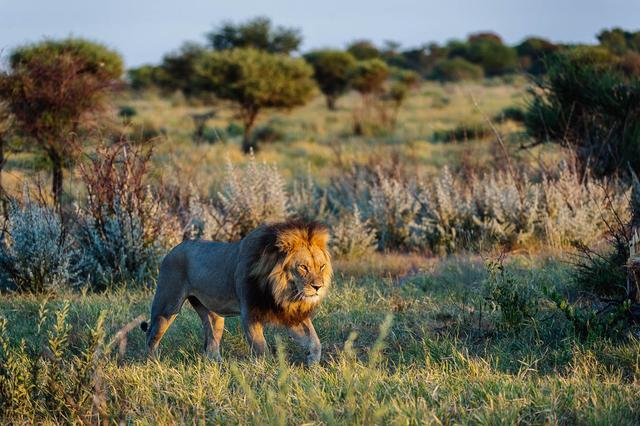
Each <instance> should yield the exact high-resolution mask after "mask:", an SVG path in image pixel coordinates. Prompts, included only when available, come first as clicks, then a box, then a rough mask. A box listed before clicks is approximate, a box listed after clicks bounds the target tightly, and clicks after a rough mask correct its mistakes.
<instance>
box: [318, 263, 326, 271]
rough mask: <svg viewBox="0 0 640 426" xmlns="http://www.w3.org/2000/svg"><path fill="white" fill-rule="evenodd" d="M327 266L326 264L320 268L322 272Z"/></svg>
mask: <svg viewBox="0 0 640 426" xmlns="http://www.w3.org/2000/svg"><path fill="white" fill-rule="evenodd" d="M325 266H327V264H326V263H325V264H324V265H322V266H321V267H320V272H322V271H324V267H325Z"/></svg>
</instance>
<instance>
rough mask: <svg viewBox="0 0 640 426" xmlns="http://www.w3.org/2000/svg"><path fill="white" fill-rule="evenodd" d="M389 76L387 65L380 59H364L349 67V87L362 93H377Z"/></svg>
mask: <svg viewBox="0 0 640 426" xmlns="http://www.w3.org/2000/svg"><path fill="white" fill-rule="evenodd" d="M387 77H389V67H388V66H387V64H385V63H384V61H382V60H381V59H376V58H374V59H365V60H361V61H359V62H357V63H356V65H355V66H354V67H353V68H352V69H351V72H350V76H349V79H350V81H351V87H353V88H354V89H355V90H357V91H358V92H360V93H361V94H363V95H369V94H373V93H379V92H381V91H382V86H383V84H384V82H385V81H386V80H387Z"/></svg>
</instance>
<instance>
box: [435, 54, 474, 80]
mask: <svg viewBox="0 0 640 426" xmlns="http://www.w3.org/2000/svg"><path fill="white" fill-rule="evenodd" d="M482 77H484V71H483V70H482V68H481V67H480V66H478V65H476V64H472V63H471V62H469V61H467V60H466V59H463V58H453V59H444V60H441V61H439V62H438V63H436V65H435V67H434V68H433V72H432V73H431V78H433V79H435V80H439V81H462V80H477V79H480V78H482Z"/></svg>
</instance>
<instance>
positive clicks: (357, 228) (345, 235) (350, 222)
mask: <svg viewBox="0 0 640 426" xmlns="http://www.w3.org/2000/svg"><path fill="white" fill-rule="evenodd" d="M375 249H376V236H375V232H373V230H372V229H371V227H370V226H369V223H368V222H367V221H366V220H362V218H361V215H360V209H359V208H358V206H357V205H355V206H353V212H350V213H349V214H345V215H343V216H341V217H339V218H338V220H337V223H336V225H335V226H334V227H333V230H332V235H331V252H332V254H334V255H335V256H336V257H338V258H342V259H357V258H360V257H363V256H366V255H369V254H371V253H373V252H374V251H375Z"/></svg>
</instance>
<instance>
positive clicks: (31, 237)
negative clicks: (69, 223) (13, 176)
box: [0, 195, 76, 293]
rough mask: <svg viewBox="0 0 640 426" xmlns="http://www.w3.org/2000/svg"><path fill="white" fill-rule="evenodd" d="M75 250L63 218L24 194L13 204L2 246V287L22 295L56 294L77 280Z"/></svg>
mask: <svg viewBox="0 0 640 426" xmlns="http://www.w3.org/2000/svg"><path fill="white" fill-rule="evenodd" d="M74 254H75V251H74V249H73V247H72V241H71V240H70V239H69V238H68V235H67V233H66V232H65V230H64V228H63V226H62V223H61V221H60V216H59V215H58V213H57V212H55V211H54V210H53V209H51V208H49V207H46V206H44V205H38V204H36V203H34V202H33V201H31V200H30V199H29V197H28V195H25V196H24V198H23V201H22V204H21V205H20V204H18V203H17V202H16V201H15V200H14V201H12V203H11V206H10V208H9V216H8V220H7V223H6V232H5V233H4V234H3V240H2V244H1V245H0V277H2V281H3V287H8V288H12V289H14V290H17V291H20V292H31V293H40V292H45V291H56V290H58V289H60V288H62V287H65V286H68V285H69V283H70V282H71V281H72V280H73V279H74V277H75V274H76V272H75V268H74V266H72V265H73V262H72V259H73V256H74Z"/></svg>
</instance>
